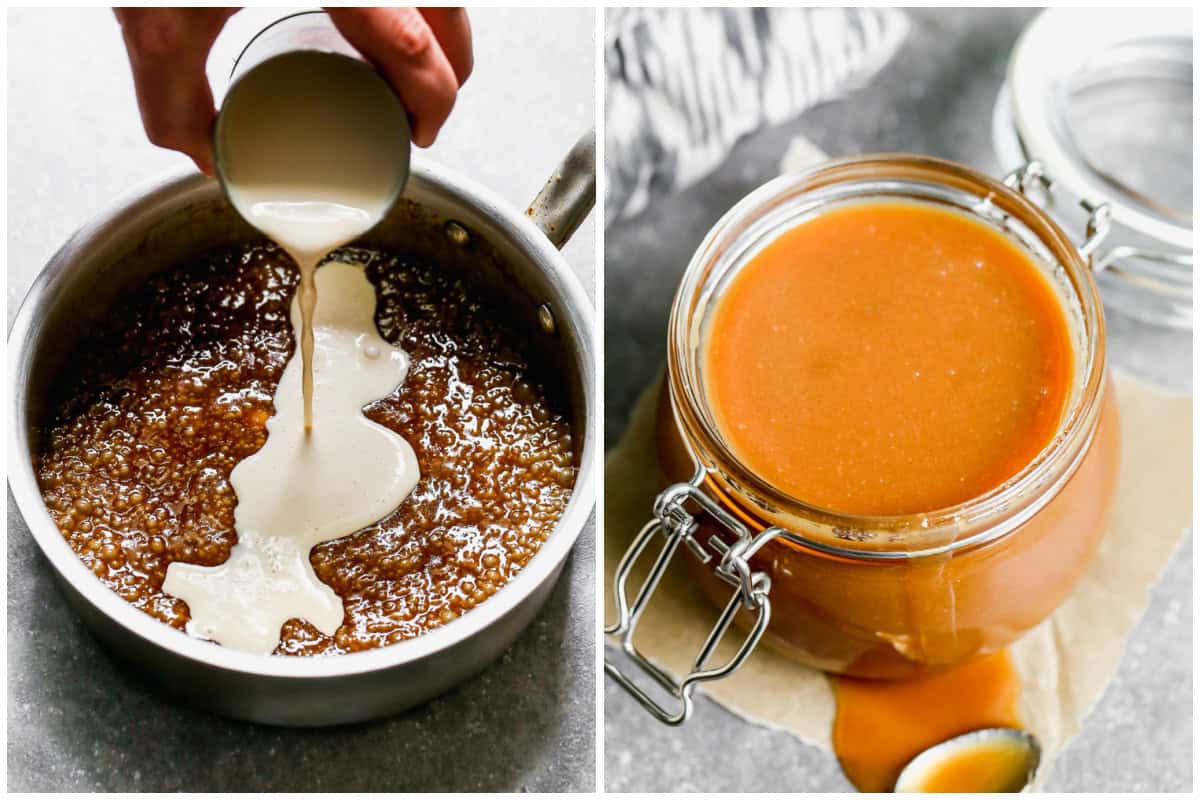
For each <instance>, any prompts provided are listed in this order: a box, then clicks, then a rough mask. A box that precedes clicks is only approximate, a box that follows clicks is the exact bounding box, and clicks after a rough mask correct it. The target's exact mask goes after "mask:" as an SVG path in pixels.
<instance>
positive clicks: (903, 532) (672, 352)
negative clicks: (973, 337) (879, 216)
mask: <svg viewBox="0 0 1200 800" xmlns="http://www.w3.org/2000/svg"><path fill="white" fill-rule="evenodd" d="M914 187H919V188H920V189H921V191H929V192H933V195H931V196H932V197H937V195H938V193H939V192H941V193H943V194H945V195H946V197H949V196H950V195H954V196H956V197H963V198H967V197H973V198H974V203H975V204H974V205H973V206H968V207H967V210H972V211H976V212H977V213H991V214H994V215H997V217H998V218H1002V219H1004V220H1008V221H1010V222H1012V223H1013V224H1015V225H1018V226H1020V227H1021V228H1022V229H1023V230H1025V231H1027V232H1028V233H1029V234H1031V235H1032V236H1033V237H1035V238H1036V240H1037V242H1038V243H1039V244H1040V246H1041V248H1043V249H1044V252H1043V253H1042V254H1041V258H1040V259H1037V258H1035V260H1040V261H1041V262H1045V261H1047V256H1048V257H1049V259H1051V260H1052V263H1053V266H1054V267H1055V268H1056V269H1057V270H1061V274H1060V277H1061V278H1062V280H1061V281H1059V283H1060V284H1062V289H1063V290H1064V291H1070V292H1072V293H1073V298H1072V299H1073V300H1074V302H1075V310H1076V311H1077V316H1078V319H1077V320H1076V322H1077V328H1078V334H1079V341H1078V343H1077V346H1078V348H1079V350H1078V352H1077V354H1076V355H1077V365H1076V370H1075V372H1076V374H1075V377H1074V379H1073V386H1074V389H1073V391H1072V394H1071V396H1070V397H1069V400H1068V405H1067V407H1066V408H1065V409H1064V413H1063V415H1062V419H1061V420H1060V423H1059V427H1058V430H1057V433H1056V435H1055V436H1054V437H1053V438H1052V439H1051V441H1050V442H1049V443H1047V445H1046V446H1045V447H1044V448H1043V449H1042V451H1041V452H1040V453H1039V454H1038V455H1037V456H1036V457H1035V458H1034V459H1033V460H1032V461H1031V462H1029V463H1028V464H1027V465H1026V466H1025V467H1024V468H1023V469H1022V470H1021V471H1019V472H1018V473H1017V474H1015V475H1013V476H1012V477H1011V478H1009V479H1008V480H1006V481H1005V482H1003V483H1001V484H1000V485H998V486H996V487H994V488H992V489H991V490H989V491H988V492H985V493H984V494H981V495H979V496H977V497H974V498H971V499H969V500H966V501H964V502H962V503H959V504H957V505H953V506H948V507H944V508H940V509H933V510H930V511H927V512H922V513H916V514H903V515H887V516H885V515H855V514H845V513H840V512H837V511H834V510H831V509H827V508H821V507H818V506H815V505H812V504H809V503H807V502H805V501H804V500H802V499H800V498H798V497H794V496H792V495H790V494H788V493H787V492H784V491H782V490H781V489H779V488H778V487H776V486H774V485H772V484H771V483H770V482H768V481H766V480H765V479H763V478H761V477H760V476H758V475H757V474H756V473H755V472H754V471H753V470H752V469H750V468H749V467H748V466H747V465H746V464H745V463H744V462H743V461H742V460H741V459H740V458H739V457H738V455H737V453H736V452H734V450H733V448H731V447H730V446H729V445H728V443H727V442H726V441H725V439H724V437H723V436H722V435H721V432H720V430H719V428H718V426H717V425H716V423H715V420H714V419H713V415H712V414H711V412H710V410H709V409H708V407H707V399H706V397H705V394H704V390H703V386H702V381H701V380H700V375H699V372H700V367H699V365H698V363H697V362H698V360H699V359H698V358H697V355H698V353H699V352H701V351H702V348H703V317H704V316H705V315H704V313H703V312H704V310H705V309H706V308H707V306H708V305H710V301H711V300H712V299H713V298H714V297H715V296H716V295H718V294H719V292H720V288H721V286H720V285H718V284H720V283H721V281H720V278H721V277H722V276H723V275H724V273H720V274H718V275H717V279H716V282H714V271H716V268H717V267H718V266H719V267H721V268H722V269H724V270H725V271H726V272H729V273H734V272H736V270H737V269H739V268H740V267H741V266H743V265H744V264H745V263H747V262H748V261H749V260H750V256H751V255H752V254H753V253H754V252H756V249H755V244H756V241H757V243H758V244H759V245H761V244H763V243H765V242H764V241H763V239H764V237H769V238H767V239H766V241H770V240H773V239H774V238H775V236H777V235H778V234H779V233H781V232H782V231H781V230H779V228H780V226H781V225H782V224H786V223H787V221H789V220H793V224H795V222H794V220H795V218H796V216H798V215H799V214H801V213H803V210H804V209H807V211H808V213H810V214H815V213H820V211H821V210H822V209H821V206H822V204H825V207H826V208H828V207H830V206H832V205H833V203H835V202H836V201H837V200H838V199H839V198H840V199H845V198H846V197H848V196H854V193H855V192H858V195H857V197H858V199H860V200H865V199H872V198H875V199H889V198H892V197H896V196H901V195H902V194H903V193H904V192H905V191H912V190H914ZM831 192H832V194H830V193H831ZM789 204H790V205H789ZM805 204H807V205H805ZM814 209H815V210H814ZM789 215H790V216H789ZM992 221H993V222H994V221H995V220H992ZM772 226H774V227H772ZM789 227H791V226H790V225H789ZM772 231H774V236H772V235H771V232H772ZM1018 244H1022V243H1021V242H1018ZM1024 244H1025V248H1024V249H1026V250H1029V249H1030V243H1029V242H1025V243H1024ZM1031 255H1033V254H1032V253H1031ZM698 312H699V313H698ZM1104 348H1105V337H1104V317H1103V311H1102V306H1101V303H1100V298H1099V294H1098V291H1097V288H1096V285H1095V282H1094V280H1093V279H1092V275H1091V270H1090V267H1089V263H1088V261H1087V259H1085V258H1084V256H1083V255H1082V254H1081V253H1080V251H1079V250H1078V249H1077V247H1076V245H1075V244H1074V243H1073V242H1072V241H1071V239H1070V238H1069V237H1068V236H1067V234H1066V233H1065V232H1063V230H1062V229H1061V228H1060V227H1059V226H1058V224H1057V223H1056V222H1055V221H1054V220H1053V219H1051V218H1050V217H1049V216H1048V215H1047V214H1046V213H1045V212H1043V211H1042V210H1041V209H1040V208H1038V207H1037V206H1036V205H1035V204H1034V203H1033V202H1031V201H1030V200H1029V199H1028V198H1027V197H1025V196H1024V195H1023V194H1022V193H1020V192H1019V191H1016V190H1014V189H1011V188H1009V187H1008V186H1006V185H1004V184H1003V183H1001V182H999V181H996V180H994V179H992V178H990V177H988V176H986V175H983V174H981V173H979V172H977V171H975V170H972V169H970V168H968V167H965V166H963V165H960V164H956V163H954V162H951V161H945V160H941V159H936V158H930V157H926V156H916V155H908V154H877V155H865V156H856V157H851V158H844V159H837V160H833V161H827V162H824V163H822V164H820V165H819V166H816V167H814V168H812V169H809V170H806V171H803V172H797V173H790V174H785V175H781V176H780V177H778V178H775V179H774V180H772V181H769V182H768V183H766V184H764V185H763V186H761V187H759V188H758V189H756V190H755V191H753V192H751V193H750V194H748V195H747V196H746V197H744V198H743V199H742V200H741V201H739V202H738V203H737V204H735V205H734V206H733V208H731V209H730V210H729V211H728V212H727V213H726V214H725V215H724V216H723V217H722V218H721V219H720V220H719V221H718V222H717V223H716V225H714V226H713V228H712V229H711V230H710V231H709V233H708V235H707V236H706V237H705V239H704V241H703V242H702V243H701V245H700V247H699V248H697V250H696V252H695V254H694V255H693V257H692V260H691V262H690V263H689V265H688V267H687V270H686V271H685V273H684V277H683V280H682V281H681V283H680V287H679V290H678V292H677V294H676V296H675V301H674V303H673V305H672V309H671V317H670V323H669V336H668V358H667V361H668V387H669V391H670V395H671V405H672V408H673V410H674V415H675V420H676V424H677V425H678V426H679V427H680V429H681V433H682V434H683V439H684V441H685V443H686V444H687V447H688V449H689V451H690V453H691V456H692V458H693V459H694V460H695V461H696V462H697V464H698V465H699V466H700V467H701V469H702V470H703V472H704V474H705V477H706V482H707V483H708V484H709V486H710V488H716V489H717V491H718V492H724V493H727V494H731V495H733V498H732V499H734V500H735V501H738V504H739V505H748V506H749V510H750V511H752V512H753V515H754V516H758V515H760V514H761V515H762V517H763V518H766V519H768V520H771V521H774V522H775V525H774V526H775V527H780V528H782V529H783V530H784V535H783V538H784V539H785V540H786V541H790V542H792V543H793V544H797V545H800V546H810V547H813V548H815V549H817V550H819V551H823V552H827V553H830V554H833V555H841V556H848V557H856V558H862V557H867V558H871V557H879V558H912V557H916V556H926V555H933V554H937V553H944V552H948V551H951V550H956V549H960V548H963V547H966V546H969V545H974V544H979V543H982V542H984V541H990V540H991V539H994V538H997V537H999V536H1001V535H1003V534H1005V533H1007V532H1010V531H1011V530H1014V529H1015V528H1016V527H1019V525H1020V524H1022V523H1023V522H1024V521H1025V520H1027V519H1028V518H1029V517H1030V516H1031V515H1032V514H1033V513H1036V511H1037V510H1039V509H1040V508H1041V507H1042V506H1043V505H1044V504H1045V503H1046V502H1048V501H1049V499H1050V498H1051V497H1053V496H1054V495H1055V494H1057V492H1058V490H1059V489H1060V488H1061V486H1062V484H1063V483H1065V482H1066V480H1067V479H1068V478H1069V477H1070V476H1071V475H1073V474H1074V471H1075V468H1076V467H1077V466H1078V462H1079V461H1080V460H1081V458H1082V455H1083V454H1084V453H1085V452H1086V450H1087V447H1088V446H1089V445H1090V442H1091V437H1092V434H1093V433H1094V431H1095V427H1096V423H1097V421H1098V418H1099V410H1100V405H1101V400H1102V396H1103V388H1104V382H1105V379H1106V374H1107V373H1106V366H1105V349H1104ZM714 484H715V485H714ZM779 520H784V521H785V522H784V523H783V524H780V522H779ZM788 522H790V523H793V524H787V523H788Z"/></svg>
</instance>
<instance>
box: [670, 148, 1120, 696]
mask: <svg viewBox="0 0 1200 800" xmlns="http://www.w3.org/2000/svg"><path fill="white" fill-rule="evenodd" d="M881 185H883V186H885V187H886V188H885V189H881V188H880V186H881ZM806 226H811V227H808V228H807V229H806ZM980 265H982V266H980ZM755 272H757V275H755ZM747 275H748V276H749V277H748V279H747V280H745V281H743V278H745V277H746V276H747ZM939 293H940V294H939ZM922 298H928V301H927V302H922ZM993 301H995V302H993ZM981 306H982V307H981ZM784 325H787V326H789V328H788V330H786V331H785V330H777V328H780V327H782V326H784ZM950 337H956V338H955V340H954V341H947V339H948V338H950ZM668 346H669V347H668V349H669V356H668V378H667V382H666V387H665V391H664V392H663V396H662V398H661V402H660V413H659V425H658V433H657V437H658V454H659V463H660V467H661V474H662V479H663V483H664V484H667V483H675V482H682V481H688V480H689V479H691V478H692V477H693V476H694V475H696V474H697V466H698V465H699V467H701V469H702V472H701V474H702V475H703V484H702V488H703V490H704V491H705V492H706V493H708V494H709V495H710V496H711V497H712V498H713V499H715V500H716V501H717V502H718V503H719V504H720V505H721V506H722V507H723V508H724V509H725V510H726V511H728V512H730V513H732V514H733V516H734V517H736V518H737V519H739V520H740V521H741V522H742V523H743V524H744V525H745V526H746V527H747V528H748V529H749V530H751V531H762V530H764V529H768V528H776V529H780V530H781V531H782V532H783V533H784V534H785V535H780V536H778V537H777V538H775V539H773V540H771V541H770V542H768V543H767V544H766V545H765V546H763V547H762V549H760V550H759V551H758V552H757V553H756V554H754V555H753V557H752V558H751V559H750V567H751V569H752V570H753V571H757V572H762V573H764V574H765V575H767V576H768V577H769V578H770V580H771V588H770V592H769V600H770V604H771V611H772V614H771V622H770V626H769V627H768V629H767V633H766V636H765V639H766V641H768V642H769V643H770V644H771V645H772V646H774V647H775V648H777V649H779V650H780V651H782V652H784V653H785V654H787V655H789V656H791V657H793V658H795V659H797V660H798V661H801V662H803V663H805V664H808V665H810V666H813V667H815V668H818V669H821V670H824V671H826V672H830V673H834V674H840V675H848V676H853V677H860V678H876V679H900V678H909V677H913V676H919V675H922V674H926V673H929V672H931V671H937V670H941V669H944V668H947V667H950V666H953V665H955V664H960V663H965V662H967V661H969V660H970V659H972V658H975V657H978V656H982V655H987V654H989V653H995V652H997V651H999V650H1001V649H1002V648H1004V647H1005V646H1006V645H1007V644H1009V643H1011V642H1013V641H1015V640H1016V639H1017V638H1019V637H1020V636H1021V635H1022V634H1023V633H1024V632H1026V631H1028V630H1029V629H1031V628H1032V627H1034V626H1035V625H1037V624H1038V623H1039V622H1041V621H1042V620H1043V619H1045V618H1046V617H1047V616H1048V615H1049V614H1050V613H1051V612H1052V611H1053V610H1054V609H1055V608H1056V607H1057V606H1058V605H1059V603H1061V602H1062V601H1063V599H1065V598H1066V596H1067V595H1068V594H1069V593H1070V592H1071V591H1072V590H1073V589H1074V587H1075V585H1076V583H1077V582H1078V581H1079V579H1080V577H1081V576H1082V575H1083V573H1084V571H1085V569H1086V568H1087V566H1088V564H1089V563H1090V561H1091V558H1092V555H1093V553H1094V552H1095V549H1096V547H1097V545H1098V543H1099V541H1100V537H1101V536H1102V534H1103V531H1104V525H1105V521H1106V517H1107V512H1108V507H1109V505H1110V503H1111V499H1112V495H1113V488H1114V484H1115V480H1116V472H1117V461H1118V456H1119V453H1118V450H1119V442H1118V420H1117V413H1116V407H1115V400H1114V393H1113V390H1112V388H1111V386H1110V382H1109V380H1108V376H1107V370H1106V368H1105V364H1104V327H1103V316H1102V312H1101V309H1100V303H1099V297H1098V294H1097V292H1096V289H1095V285H1094V283H1093V282H1092V281H1091V278H1090V273H1089V271H1088V267H1087V265H1086V263H1085V262H1084V261H1083V259H1082V257H1081V256H1080V254H1079V251H1078V250H1076V249H1075V246H1074V244H1073V243H1072V242H1071V241H1070V240H1069V239H1068V238H1067V237H1066V235H1065V234H1063V233H1062V231H1061V230H1060V229H1059V228H1058V227H1057V226H1056V225H1055V223H1053V222H1052V221H1050V220H1049V218H1048V217H1046V215H1045V214H1043V213H1042V212H1041V211H1040V210H1039V209H1037V208H1036V207H1035V206H1033V205H1032V204H1031V203H1030V202H1029V201H1028V200H1026V199H1025V198H1024V197H1022V196H1021V195H1020V194H1018V193H1016V192H1015V191H1013V190H1011V189H1008V188H1007V187H1005V186H1003V185H1001V184H999V183H997V182H995V181H993V180H991V179H990V178H987V177H986V176H982V175H979V174H978V173H975V172H974V171H971V170H968V169H966V168H965V167H960V166H958V165H955V164H951V163H950V162H942V161H937V160H934V159H926V158H920V157H907V156H880V157H864V158H861V159H847V160H844V161H841V162H832V163H831V164H830V165H827V166H825V167H821V168H818V169H816V170H814V171H812V172H810V173H805V174H803V175H795V176H784V177H782V178H779V179H777V180H776V181H773V182H772V183H770V184H767V185H766V186H764V187H762V188H761V189H759V190H758V191H757V192H755V193H753V194H751V195H750V196H748V197H747V198H745V199H744V200H743V201H742V202H741V203H740V204H739V205H738V206H737V207H736V208H735V209H734V210H733V211H731V212H730V213H729V214H727V215H726V217H725V218H723V219H722V221H721V222H719V223H718V224H717V226H716V227H715V228H714V229H713V231H712V232H710V234H709V236H708V237H707V238H706V240H705V242H704V243H703V244H702V245H701V247H700V249H699V250H698V251H697V253H696V255H695V257H694V258H693V261H692V263H691V265H689V268H688V270H687V273H686V274H685V276H684V279H683V284H682V286H681V288H680V291H679V293H678V295H677V296H676V300H675V305H674V307H673V309H672V316H671V325H670V338H669V341H668ZM905 358H907V359H909V360H910V362H911V363H909V364H904V363H903V361H904V359H905ZM897 362H899V363H897ZM938 370H940V375H936V376H935V375H927V374H926V373H927V372H936V371H938ZM916 372H919V373H921V374H920V375H919V376H917V375H914V374H913V373H916ZM952 373H954V374H952ZM875 374H878V375H879V376H880V382H879V384H878V385H875V384H873V383H872V382H871V381H872V376H873V375H875ZM773 380H775V381H779V383H777V384H772V381H773ZM926 380H934V383H933V384H932V386H933V390H932V391H930V390H929V387H927V386H926V385H925V381H926ZM739 381H741V382H739ZM956 382H958V383H961V384H962V386H961V388H960V389H959V390H958V391H953V390H952V387H953V386H954V385H955V384H956ZM835 390H836V391H835ZM814 409H816V410H818V411H820V413H819V414H818V413H816V411H814ZM897 442H898V443H899V444H896V443H897ZM959 443H961V447H959V449H958V450H955V448H956V446H957V445H958V444H959ZM960 476H961V478H962V480H961V481H960V480H959V478H960ZM872 482H875V483H876V484H879V483H880V482H882V483H883V484H885V486H884V490H881V491H877V492H873V491H871V489H870V485H871V483H872ZM698 513H699V514H700V516H699V518H698V520H697V521H698V522H699V524H700V526H701V528H700V530H699V532H698V533H697V534H696V535H695V536H694V538H695V539H696V540H697V542H699V543H700V544H701V545H702V546H706V545H705V544H704V543H706V542H708V541H709V540H710V539H711V538H712V537H714V536H715V537H717V538H719V539H722V540H724V541H725V542H726V543H727V544H728V543H730V542H732V534H731V533H730V532H729V531H727V530H725V529H724V528H723V527H722V526H720V525H718V524H717V523H716V522H715V521H714V520H712V519H709V518H708V517H706V516H705V515H704V514H703V512H698ZM681 551H682V552H687V548H683V549H682V550H681ZM714 554H715V555H717V556H718V560H719V555H720V554H719V553H714ZM681 558H683V560H684V561H685V562H686V563H687V564H688V565H689V568H690V569H691V572H692V574H693V576H694V578H695V580H696V581H697V582H698V583H699V585H700V586H701V587H702V588H703V589H704V591H705V592H706V593H707V594H708V595H709V596H710V597H711V598H712V599H713V600H714V602H716V603H718V604H719V605H720V606H724V605H725V603H727V602H728V600H729V597H730V593H731V587H730V585H729V584H728V583H727V582H725V581H724V580H722V579H721V578H719V577H718V576H717V575H716V574H715V573H714V571H713V567H712V566H711V564H709V565H705V564H702V563H701V562H700V560H699V559H696V558H693V557H690V556H686V555H685V556H681ZM749 619H750V616H749V614H747V613H746V612H743V614H742V617H741V620H742V621H743V622H747V623H748V622H749Z"/></svg>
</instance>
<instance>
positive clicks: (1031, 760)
mask: <svg viewBox="0 0 1200 800" xmlns="http://www.w3.org/2000/svg"><path fill="white" fill-rule="evenodd" d="M1041 756H1042V749H1041V747H1040V746H1039V745H1038V743H1037V739H1036V738H1034V736H1033V734H1031V733H1028V732H1027V731H1022V730H1017V729H1016V728H983V729H981V730H977V731H971V732H970V733H964V734H963V735H961V736H955V737H954V738H953V739H947V740H946V741H944V742H941V743H940V744H935V745H934V746H933V747H930V748H928V749H926V750H924V751H922V752H921V753H920V754H919V755H918V756H917V757H916V758H914V759H913V760H912V761H910V762H908V764H907V766H905V767H904V769H903V770H901V771H900V776H899V777H898V778H897V779H896V791H897V792H1019V791H1021V790H1022V789H1024V788H1025V787H1026V786H1027V785H1028V784H1029V782H1030V781H1032V780H1033V775H1034V773H1035V772H1036V771H1037V767H1038V763H1039V762H1040V761H1041Z"/></svg>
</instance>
